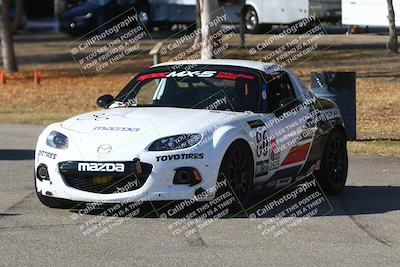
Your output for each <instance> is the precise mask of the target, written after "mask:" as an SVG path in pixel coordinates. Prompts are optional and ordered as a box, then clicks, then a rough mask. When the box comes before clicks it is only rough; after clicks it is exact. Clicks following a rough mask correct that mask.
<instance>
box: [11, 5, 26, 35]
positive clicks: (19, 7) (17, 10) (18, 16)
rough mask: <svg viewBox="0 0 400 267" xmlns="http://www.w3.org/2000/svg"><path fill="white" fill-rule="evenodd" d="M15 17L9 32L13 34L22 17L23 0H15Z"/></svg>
mask: <svg viewBox="0 0 400 267" xmlns="http://www.w3.org/2000/svg"><path fill="white" fill-rule="evenodd" d="M14 2H15V18H14V21H13V22H12V24H11V34H12V35H14V34H15V33H16V32H17V30H18V28H19V27H21V24H22V19H23V17H24V1H23V0H15V1H14Z"/></svg>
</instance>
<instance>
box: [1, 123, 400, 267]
mask: <svg viewBox="0 0 400 267" xmlns="http://www.w3.org/2000/svg"><path fill="white" fill-rule="evenodd" d="M41 130H42V127H40V126H35V125H12V124H2V125H0V258H1V261H0V266H15V265H23V266H25V265H32V266H36V265H54V266H61V265H62V266H71V265H75V266H83V265H86V266H88V265H89V266H92V265H98V266H106V265H107V266H117V265H131V266H132V265H137V266H141V265H144V266H150V265H162V266H167V265H169V266H177V265H185V266H186V265H192V266H193V265H196V266H197V265H222V266H240V265H246V266H255V265H262V266H267V265H269V266H276V265H279V266H280V265H284V266H287V265H292V266H293V265H296V266H298V265H301V266H304V265H307V266H310V265H312V266H376V265H380V266H399V263H400V158H391V157H382V156H353V155H352V156H350V162H349V177H348V183H347V187H346V188H345V190H344V192H343V193H342V194H341V195H340V196H333V197H331V196H329V199H328V201H329V205H330V206H331V208H332V209H331V211H330V212H328V213H327V214H324V215H318V216H312V217H309V218H308V219H307V220H304V221H302V223H298V224H296V225H293V227H291V228H290V230H289V231H287V232H285V233H283V234H281V235H278V236H272V238H271V236H269V237H266V236H265V235H263V234H262V233H261V232H260V229H259V228H260V225H261V224H264V223H266V224H268V223H269V221H268V219H269V218H260V219H254V220H251V219H249V218H247V217H246V216H238V217H235V218H230V217H229V216H228V217H225V218H223V219H220V220H215V221H212V222H210V224H209V225H207V226H206V227H204V228H202V229H201V230H199V231H196V232H195V233H194V234H193V235H192V236H190V238H187V237H185V236H182V235H174V234H173V233H172V232H171V225H176V223H178V222H179V220H180V218H173V219H160V218H156V217H151V216H150V218H145V217H143V216H138V217H134V218H123V220H122V221H121V220H120V221H118V224H115V225H114V227H113V228H112V229H111V231H110V232H108V233H107V234H104V235H102V236H100V238H96V239H93V238H91V237H89V235H88V234H87V232H83V231H82V228H84V227H86V225H87V223H88V222H93V221H95V220H100V219H101V220H106V219H107V218H108V217H107V216H100V215H83V216H80V215H79V213H76V212H71V211H69V210H61V209H50V208H47V207H45V206H43V205H42V204H41V203H40V202H39V200H38V199H37V197H36V195H35V193H34V184H33V165H34V162H33V158H34V149H35V142H36V138H37V136H38V135H39V133H40V131H41ZM77 215H79V216H80V217H79V220H80V221H78V220H75V219H74V218H76V216H77ZM74 216H75V217H74Z"/></svg>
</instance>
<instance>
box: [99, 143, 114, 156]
mask: <svg viewBox="0 0 400 267" xmlns="http://www.w3.org/2000/svg"><path fill="white" fill-rule="evenodd" d="M111 149H112V146H111V145H108V144H103V145H100V146H99V147H98V148H97V153H99V154H107V153H109V152H110V151H111Z"/></svg>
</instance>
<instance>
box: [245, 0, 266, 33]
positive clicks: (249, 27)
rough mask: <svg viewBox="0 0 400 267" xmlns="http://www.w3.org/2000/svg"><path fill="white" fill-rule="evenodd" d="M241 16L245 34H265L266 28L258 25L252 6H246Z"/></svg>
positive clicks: (255, 12) (263, 25) (256, 15)
mask: <svg viewBox="0 0 400 267" xmlns="http://www.w3.org/2000/svg"><path fill="white" fill-rule="evenodd" d="M243 16H244V23H245V26H246V32H248V33H253V34H257V33H265V32H267V30H268V26H267V25H265V24H260V23H259V19H258V14H257V11H256V10H255V9H254V8H253V7H252V6H248V7H246V8H245V10H244V12H243Z"/></svg>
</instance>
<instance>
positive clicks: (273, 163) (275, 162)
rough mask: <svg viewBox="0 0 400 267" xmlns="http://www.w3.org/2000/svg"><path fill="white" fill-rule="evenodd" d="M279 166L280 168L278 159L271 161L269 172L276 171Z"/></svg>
mask: <svg viewBox="0 0 400 267" xmlns="http://www.w3.org/2000/svg"><path fill="white" fill-rule="evenodd" d="M279 166H280V164H279V159H276V160H271V163H270V165H269V170H270V171H274V170H277V169H278V168H279Z"/></svg>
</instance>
